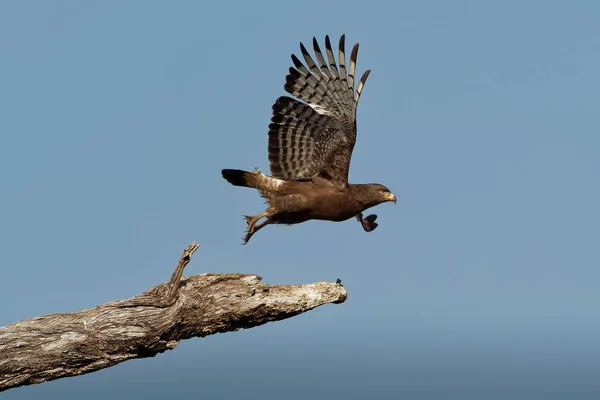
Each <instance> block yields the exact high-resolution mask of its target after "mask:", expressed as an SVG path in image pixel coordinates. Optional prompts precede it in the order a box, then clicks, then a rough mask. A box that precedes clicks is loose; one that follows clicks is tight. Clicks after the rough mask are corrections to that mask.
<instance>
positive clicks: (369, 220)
mask: <svg viewBox="0 0 600 400" xmlns="http://www.w3.org/2000/svg"><path fill="white" fill-rule="evenodd" d="M376 219H377V215H376V214H371V215H369V216H367V217H366V218H363V215H362V213H358V214H356V220H357V221H358V222H360V223H361V225H362V227H363V229H364V230H365V232H371V231H373V230H375V228H377V226H378V224H377V222H375V220H376Z"/></svg>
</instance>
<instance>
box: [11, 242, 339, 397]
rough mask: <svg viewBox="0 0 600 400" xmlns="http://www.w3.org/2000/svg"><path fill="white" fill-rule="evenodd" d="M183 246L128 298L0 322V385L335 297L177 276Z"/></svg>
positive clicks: (248, 281)
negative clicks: (162, 276) (170, 265)
mask: <svg viewBox="0 0 600 400" xmlns="http://www.w3.org/2000/svg"><path fill="white" fill-rule="evenodd" d="M197 248H198V245H197V244H195V243H193V244H192V245H191V246H190V247H188V248H187V249H186V250H185V251H184V253H183V256H182V257H181V259H180V260H179V263H178V265H177V267H176V269H175V272H174V273H173V276H172V278H171V280H170V281H169V282H165V283H163V284H160V285H158V286H155V287H153V288H151V289H150V290H148V291H146V292H144V293H142V294H140V295H139V296H136V297H134V298H131V299H128V300H119V301H113V302H110V303H106V304H102V305H99V306H97V307H95V308H91V309H87V310H82V311H79V312H73V313H67V314H50V315H45V316H42V317H37V318H31V319H27V320H24V321H20V322H16V323H14V324H11V325H8V326H5V327H2V328H0V391H3V390H7V389H10V388H14V387H18V386H23V385H30V384H34V383H41V382H45V381H49V380H54V379H59V378H64V377H68V376H75V375H81V374H85V373H89V372H93V371H97V370H99V369H102V368H107V367H110V366H113V365H115V364H118V363H121V362H123V361H127V360H130V359H132V358H143V357H153V356H155V355H156V354H158V353H162V352H164V351H166V350H171V349H173V348H175V346H177V344H179V342H180V341H181V340H183V339H189V338H193V337H198V336H199V337H204V336H207V335H212V334H215V333H220V332H228V331H236V330H239V329H241V328H251V327H254V326H258V325H262V324H265V323H267V322H270V321H277V320H281V319H285V318H289V317H292V316H295V315H298V314H300V313H302V312H304V311H308V310H311V309H313V308H315V307H318V306H320V305H323V304H327V303H342V302H344V301H345V300H346V297H347V293H346V290H345V289H344V288H343V286H342V285H340V284H339V282H336V283H333V282H316V283H312V284H306V285H293V286H281V285H267V284H264V283H261V279H262V278H261V277H259V276H257V275H245V274H202V275H196V276H192V277H182V273H183V270H184V268H185V266H186V265H187V264H188V263H189V262H190V259H191V256H192V254H193V253H194V252H195V251H196V249H197Z"/></svg>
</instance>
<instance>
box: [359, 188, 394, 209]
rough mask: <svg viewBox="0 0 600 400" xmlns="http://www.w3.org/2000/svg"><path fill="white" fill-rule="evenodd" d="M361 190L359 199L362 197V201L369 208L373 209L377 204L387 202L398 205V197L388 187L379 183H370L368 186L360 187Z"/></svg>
mask: <svg viewBox="0 0 600 400" xmlns="http://www.w3.org/2000/svg"><path fill="white" fill-rule="evenodd" d="M360 186H361V188H360V189H361V190H360V192H362V193H360V195H359V197H361V201H362V202H363V203H364V204H365V205H367V207H373V206H376V205H377V204H381V203H385V202H387V201H391V202H393V203H394V204H396V196H394V194H393V193H392V192H390V189H388V188H387V187H385V186H383V185H380V184H378V183H370V184H366V185H360Z"/></svg>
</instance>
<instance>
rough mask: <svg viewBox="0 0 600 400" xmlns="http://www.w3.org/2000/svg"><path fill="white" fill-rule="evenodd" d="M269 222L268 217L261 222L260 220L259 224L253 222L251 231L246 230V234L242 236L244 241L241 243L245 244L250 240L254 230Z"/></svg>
mask: <svg viewBox="0 0 600 400" xmlns="http://www.w3.org/2000/svg"><path fill="white" fill-rule="evenodd" d="M270 223H271V220H270V219H266V220H264V221H263V222H261V223H260V224H255V225H254V226H253V227H252V230H251V231H247V232H246V236H244V242H243V243H242V244H246V243H248V241H249V240H250V238H251V237H252V235H254V234H255V233H256V232H258V231H259V230H260V229H261V228H263V227H265V226H267V225H269V224H270Z"/></svg>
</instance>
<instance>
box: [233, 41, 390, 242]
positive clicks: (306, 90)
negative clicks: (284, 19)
mask: <svg viewBox="0 0 600 400" xmlns="http://www.w3.org/2000/svg"><path fill="white" fill-rule="evenodd" d="M344 39H345V37H344V35H342V37H341V38H340V42H339V49H338V58H339V67H338V65H336V60H335V56H334V53H333V50H332V47H331V43H330V41H329V37H328V36H325V50H326V56H327V62H326V61H325V57H324V56H323V53H322V52H321V49H320V48H319V45H318V43H317V40H316V39H315V38H313V48H314V52H315V56H316V59H317V63H315V61H314V60H313V58H312V57H311V56H310V55H309V53H308V51H307V50H306V48H305V47H304V45H303V44H302V43H300V49H301V51H302V56H303V58H304V61H305V62H306V66H307V67H308V68H307V67H305V66H304V65H303V64H302V62H300V60H299V59H298V58H297V57H296V56H295V55H293V54H292V61H293V63H294V66H295V68H294V67H290V72H289V74H288V75H287V77H286V84H285V86H284V89H285V91H286V92H288V93H290V94H291V95H293V96H295V97H297V98H298V99H300V100H302V101H299V100H296V99H294V98H291V97H288V96H282V97H279V98H278V99H277V100H276V101H275V104H274V105H273V116H272V118H271V124H270V125H269V148H268V149H269V162H270V167H271V175H272V176H267V175H264V174H263V173H262V172H260V171H259V170H258V169H257V170H256V171H255V172H249V171H242V170H238V169H224V170H222V175H223V178H225V179H226V180H227V181H228V182H229V183H231V184H232V185H235V186H244V187H250V188H255V189H257V190H258V191H259V193H260V195H261V196H262V197H264V198H265V199H266V201H267V204H268V205H269V207H268V208H267V209H266V210H265V211H264V212H262V213H261V214H258V215H255V216H246V217H245V218H246V220H247V223H248V227H247V230H246V235H245V237H244V242H243V244H246V243H247V242H248V240H250V238H251V237H252V235H253V234H254V233H256V232H257V231H258V230H259V229H261V228H263V227H264V226H266V225H268V224H288V225H290V224H298V223H301V222H305V221H308V220H311V219H314V220H326V221H345V220H347V219H350V218H352V217H355V218H356V219H357V220H358V221H360V222H361V224H362V226H363V229H364V230H365V231H367V232H370V231H372V230H373V229H375V228H376V227H377V223H376V222H375V219H376V218H377V216H376V215H369V216H368V217H366V218H363V216H362V212H363V211H364V210H366V209H368V208H370V207H373V206H376V205H378V204H380V203H383V202H386V201H393V202H394V203H395V202H396V197H395V196H394V195H393V194H392V193H391V192H390V191H389V190H388V189H387V188H386V187H385V186H382V185H379V184H349V183H348V170H349V168H350V158H351V157H352V150H353V149H354V144H355V142H356V108H357V105H358V100H359V98H360V94H361V92H362V89H363V86H364V84H365V82H366V80H367V77H368V76H369V73H370V72H371V71H370V70H367V71H365V73H364V74H363V75H362V77H361V78H360V80H359V82H358V85H357V86H356V89H355V88H354V78H355V72H356V58H357V55H358V44H355V45H354V47H353V48H352V53H351V55H350V64H349V66H348V70H346V56H345V49H344ZM262 218H265V220H264V221H263V222H261V223H258V221H259V220H260V219H262Z"/></svg>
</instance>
